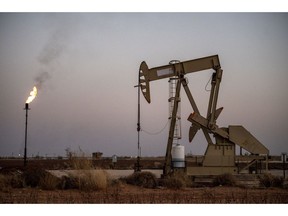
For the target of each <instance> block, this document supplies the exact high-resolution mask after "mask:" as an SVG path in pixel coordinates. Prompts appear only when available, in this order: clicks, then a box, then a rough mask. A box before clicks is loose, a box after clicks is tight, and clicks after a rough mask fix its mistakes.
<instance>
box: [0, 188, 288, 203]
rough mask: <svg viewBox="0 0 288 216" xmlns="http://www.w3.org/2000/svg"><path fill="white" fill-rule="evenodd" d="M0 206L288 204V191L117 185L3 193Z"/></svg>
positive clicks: (32, 189)
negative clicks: (24, 204) (90, 189)
mask: <svg viewBox="0 0 288 216" xmlns="http://www.w3.org/2000/svg"><path fill="white" fill-rule="evenodd" d="M0 203H2V204H3V203H52V204H58V203H62V204H74V203H110V204H114V203H115V204H116V203H126V204H134V203H137V204H142V203H153V204H158V203H159V204H161V203H162V204H169V203H174V204H175V203H183V204H189V203H243V204H246V203H261V204H265V203H288V190H287V189H280V188H269V189H251V188H250V189H247V188H246V189H245V188H238V187H221V186H220V187H209V188H207V187H204V188H183V189H179V190H172V189H164V188H157V189H147V188H142V187H137V186H132V185H127V184H122V183H121V184H118V185H115V186H113V187H108V188H107V189H105V190H102V191H81V190H71V189H70V190H53V191H48V190H41V189H37V188H36V189H35V188H22V189H7V190H4V191H1V192H0Z"/></svg>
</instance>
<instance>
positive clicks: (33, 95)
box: [26, 86, 37, 103]
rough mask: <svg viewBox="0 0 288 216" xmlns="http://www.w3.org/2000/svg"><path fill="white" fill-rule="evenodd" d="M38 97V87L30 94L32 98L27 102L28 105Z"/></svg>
mask: <svg viewBox="0 0 288 216" xmlns="http://www.w3.org/2000/svg"><path fill="white" fill-rule="evenodd" d="M36 95H37V88H36V86H34V87H33V90H32V91H31V92H30V96H29V97H28V99H27V100H26V103H31V102H32V101H33V100H34V98H35V97H36Z"/></svg>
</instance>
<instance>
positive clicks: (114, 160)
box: [112, 155, 117, 163]
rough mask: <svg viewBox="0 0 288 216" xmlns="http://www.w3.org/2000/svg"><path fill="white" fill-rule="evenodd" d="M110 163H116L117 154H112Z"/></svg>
mask: <svg viewBox="0 0 288 216" xmlns="http://www.w3.org/2000/svg"><path fill="white" fill-rule="evenodd" d="M112 163H117V155H113V156H112Z"/></svg>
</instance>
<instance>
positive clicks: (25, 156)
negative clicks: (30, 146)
mask: <svg viewBox="0 0 288 216" xmlns="http://www.w3.org/2000/svg"><path fill="white" fill-rule="evenodd" d="M24 110H26V115H25V116H26V118H25V147H24V167H26V165H27V125H28V110H29V104H28V103H25V108H24Z"/></svg>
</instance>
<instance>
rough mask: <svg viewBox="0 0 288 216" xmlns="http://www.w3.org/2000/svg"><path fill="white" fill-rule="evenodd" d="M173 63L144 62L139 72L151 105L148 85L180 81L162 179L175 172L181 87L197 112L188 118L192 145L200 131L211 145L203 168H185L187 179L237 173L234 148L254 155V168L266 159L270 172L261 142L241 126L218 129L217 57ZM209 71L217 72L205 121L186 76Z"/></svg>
mask: <svg viewBox="0 0 288 216" xmlns="http://www.w3.org/2000/svg"><path fill="white" fill-rule="evenodd" d="M171 62H173V63H172V64H171V63H170V64H168V65H163V66H159V67H154V68H150V69H149V68H148V66H147V64H146V62H145V61H143V62H142V63H141V65H140V68H139V85H140V88H141V91H142V93H143V96H144V98H145V99H146V101H147V102H148V103H151V97H150V85H149V83H150V82H152V81H156V80H160V79H165V78H170V77H174V78H176V79H177V84H176V93H175V99H174V106H173V111H172V118H171V122H170V128H169V136H168V141H167V147H166V156H165V163H164V168H163V175H164V176H165V175H168V174H170V173H172V172H173V167H172V165H171V160H172V156H171V149H172V143H173V135H174V129H175V122H176V114H177V109H178V103H179V100H177V98H179V96H180V89H181V85H182V86H183V88H184V90H185V93H186V95H187V97H188V100H189V102H190V104H191V106H192V109H193V111H194V112H193V113H191V114H190V115H189V117H188V121H190V122H191V123H192V124H191V126H190V130H189V142H192V140H193V138H194V137H195V135H196V133H197V132H198V131H199V130H202V132H203V133H204V136H205V139H206V141H207V143H208V145H207V148H206V151H205V154H204V159H203V161H202V164H201V165H200V166H189V167H186V172H187V175H218V174H223V173H236V172H237V167H236V166H235V145H238V146H240V148H244V149H245V150H246V151H248V152H250V153H251V155H254V158H253V160H252V161H251V164H252V163H253V161H254V162H255V160H257V159H261V160H263V159H266V169H267V168H268V159H267V158H268V154H269V150H268V149H267V148H266V147H265V146H264V145H263V144H262V143H261V142H259V141H258V140H257V139H256V138H255V137H254V136H253V135H252V134H251V133H250V132H249V131H247V130H246V129H245V128H244V127H243V126H241V125H236V126H233V125H229V126H228V127H219V126H218V125H217V124H216V120H217V118H218V117H219V115H220V113H221V112H222V110H223V107H220V108H218V109H217V100H218V94H219V88H220V82H221V79H222V74H223V70H222V69H221V65H220V61H219V58H218V55H213V56H208V57H204V58H199V59H194V60H188V61H183V62H180V61H171ZM208 69H212V70H214V71H213V73H212V77H211V91H210V98H209V103H208V109H207V114H206V117H204V116H202V115H201V114H200V111H199V109H198V107H197V105H196V103H195V100H194V98H193V96H192V93H191V91H190V89H189V87H188V83H187V80H186V78H185V76H186V75H187V74H189V73H195V72H199V71H203V70H208ZM210 134H212V135H213V136H214V138H215V141H214V142H213V141H212V138H211V137H210ZM248 166H249V164H248ZM248 166H247V167H248Z"/></svg>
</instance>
